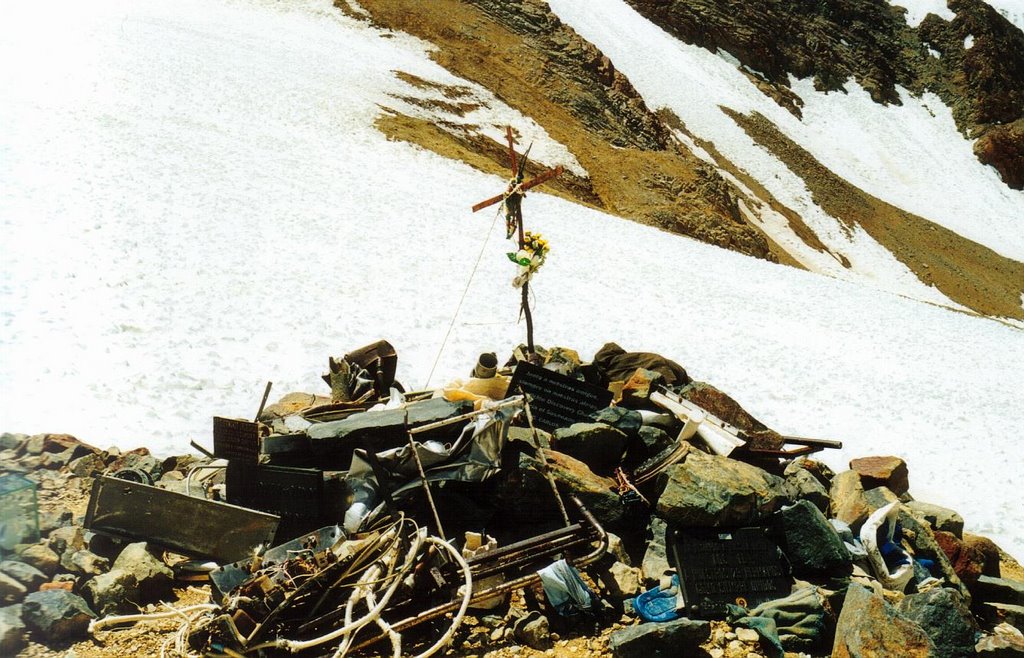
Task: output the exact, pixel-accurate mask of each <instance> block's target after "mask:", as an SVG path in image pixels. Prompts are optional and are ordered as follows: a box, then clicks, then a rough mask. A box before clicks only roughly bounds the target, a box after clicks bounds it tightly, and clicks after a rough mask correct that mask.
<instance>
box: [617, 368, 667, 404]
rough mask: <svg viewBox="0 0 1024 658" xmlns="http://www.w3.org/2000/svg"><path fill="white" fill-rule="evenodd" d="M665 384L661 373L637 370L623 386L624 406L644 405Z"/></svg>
mask: <svg viewBox="0 0 1024 658" xmlns="http://www.w3.org/2000/svg"><path fill="white" fill-rule="evenodd" d="M664 383H665V378H664V377H663V376H662V375H661V373H657V372H655V371H653V370H645V369H643V368H637V369H636V370H635V371H634V372H633V374H632V375H631V376H630V378H629V379H627V380H626V383H625V384H623V385H622V405H623V406H625V407H635V406H638V405H643V404H644V403H646V402H647V400H648V399H649V398H650V397H651V393H653V392H654V391H656V390H658V386H660V385H662V384H664Z"/></svg>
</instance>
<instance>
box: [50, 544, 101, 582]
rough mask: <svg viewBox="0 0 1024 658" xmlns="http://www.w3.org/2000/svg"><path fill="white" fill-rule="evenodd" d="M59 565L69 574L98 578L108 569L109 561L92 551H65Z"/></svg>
mask: <svg viewBox="0 0 1024 658" xmlns="http://www.w3.org/2000/svg"><path fill="white" fill-rule="evenodd" d="M60 565H61V566H62V567H64V568H65V569H67V570H68V571H70V572H71V573H76V574H81V575H83V576H98V575H100V574H101V573H103V572H105V571H108V570H109V569H110V560H108V559H107V558H105V557H100V556H99V555H96V554H95V553H93V552H92V551H89V550H85V549H82V550H80V551H75V552H74V553H72V552H71V551H66V552H65V553H64V555H62V556H61V558H60Z"/></svg>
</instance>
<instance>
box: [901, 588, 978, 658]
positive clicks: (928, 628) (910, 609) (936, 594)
mask: <svg viewBox="0 0 1024 658" xmlns="http://www.w3.org/2000/svg"><path fill="white" fill-rule="evenodd" d="M899 610H900V613H902V614H903V616H905V617H906V618H907V619H910V620H911V621H913V622H916V623H917V624H918V625H919V626H920V627H921V628H923V629H924V632H925V633H927V634H928V637H930V638H931V639H932V642H933V643H935V655H936V656H939V657H940V658H968V657H969V656H973V655H974V645H975V639H976V636H977V634H978V632H979V630H980V629H979V628H978V624H977V622H975V621H974V617H973V616H972V615H971V611H970V610H968V608H967V604H966V603H965V602H964V598H963V597H962V596H961V595H960V592H958V591H956V590H954V589H948V588H945V587H935V588H932V589H930V590H928V591H927V592H921V593H919V594H911V595H909V596H907V597H906V598H904V599H903V601H901V602H900V607H899Z"/></svg>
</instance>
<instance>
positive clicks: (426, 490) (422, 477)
mask: <svg viewBox="0 0 1024 658" xmlns="http://www.w3.org/2000/svg"><path fill="white" fill-rule="evenodd" d="M405 430H406V433H405V435H406V436H407V437H409V450H412V457H413V459H415V460H416V468H417V469H418V470H419V472H420V483H421V484H422V485H423V492H424V493H425V494H427V504H429V505H430V511H431V512H433V513H434V523H436V524H437V536H438V537H440V538H441V539H444V540H445V541H448V539H447V538H446V537H445V535H444V527H443V526H442V525H441V517H440V516H439V515H438V513H437V507H436V506H435V505H434V496H433V495H431V493H430V483H429V482H427V474H426V472H424V470H423V462H421V461H420V453H418V452H416V442H415V441H413V440H412V433H411V432H409V412H408V411H406V412H405Z"/></svg>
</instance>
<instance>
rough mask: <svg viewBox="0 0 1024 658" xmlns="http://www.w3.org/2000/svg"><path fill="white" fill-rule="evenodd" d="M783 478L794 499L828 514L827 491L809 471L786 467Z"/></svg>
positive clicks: (828, 501) (828, 499)
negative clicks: (805, 502) (806, 502)
mask: <svg viewBox="0 0 1024 658" xmlns="http://www.w3.org/2000/svg"><path fill="white" fill-rule="evenodd" d="M784 476H785V478H786V484H788V485H789V488H790V489H792V491H793V494H794V497H796V498H798V499H800V500H806V501H808V502H810V503H812V504H813V505H814V506H815V507H817V508H818V509H819V510H820V511H822V512H828V506H829V503H830V502H831V499H830V498H829V495H828V489H826V488H825V485H823V484H822V483H821V481H820V480H819V479H818V478H817V477H815V475H814V474H813V473H812V472H811V471H809V470H808V469H806V468H793V469H791V468H789V467H786V472H785V474H784Z"/></svg>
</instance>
